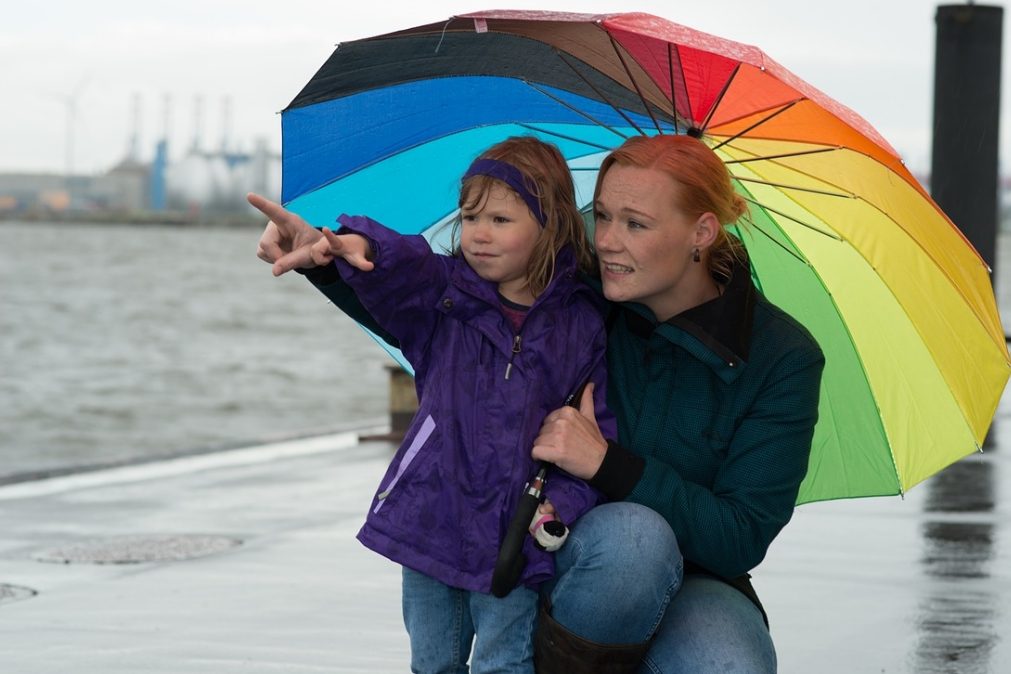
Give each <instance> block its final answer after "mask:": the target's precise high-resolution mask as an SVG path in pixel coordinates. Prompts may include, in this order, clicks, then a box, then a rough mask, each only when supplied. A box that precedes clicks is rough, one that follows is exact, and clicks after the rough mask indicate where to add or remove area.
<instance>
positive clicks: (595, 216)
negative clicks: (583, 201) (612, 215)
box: [593, 210, 607, 220]
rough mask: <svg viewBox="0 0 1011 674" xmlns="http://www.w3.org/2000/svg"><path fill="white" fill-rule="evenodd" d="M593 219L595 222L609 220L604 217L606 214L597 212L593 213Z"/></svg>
mask: <svg viewBox="0 0 1011 674" xmlns="http://www.w3.org/2000/svg"><path fill="white" fill-rule="evenodd" d="M593 219H594V220H607V216H606V215H604V213H603V212H602V211H597V210H595V211H593Z"/></svg>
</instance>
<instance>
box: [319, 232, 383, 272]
mask: <svg viewBox="0 0 1011 674" xmlns="http://www.w3.org/2000/svg"><path fill="white" fill-rule="evenodd" d="M309 252H310V255H311V257H312V261H313V263H314V264H316V265H317V266H323V265H326V264H330V263H331V262H333V260H334V258H335V257H342V258H344V261H345V262H347V263H348V264H350V265H351V266H352V267H354V268H355V269H360V270H361V271H372V270H373V269H374V268H375V266H376V265H374V264H373V263H372V261H371V259H370V258H371V257H372V246H370V245H369V241H368V239H366V238H365V237H364V236H362V235H360V234H334V233H333V232H331V231H330V230H329V229H327V228H326V227H324V228H323V238H322V239H320V240H319V241H317V242H316V243H314V244H312V246H311V247H310V251H309Z"/></svg>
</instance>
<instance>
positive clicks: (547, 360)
mask: <svg viewBox="0 0 1011 674" xmlns="http://www.w3.org/2000/svg"><path fill="white" fill-rule="evenodd" d="M339 222H340V224H341V225H342V228H341V230H340V233H342V234H346V233H357V234H361V235H362V236H364V237H366V238H367V239H368V240H369V241H370V243H371V245H372V248H373V251H374V253H375V259H374V262H375V265H376V266H375V269H373V270H372V271H369V272H362V271H358V270H356V269H354V268H353V267H351V266H350V265H348V264H347V263H345V262H344V261H343V260H341V259H339V258H338V260H337V261H336V262H335V264H336V265H337V267H338V270H339V271H340V274H341V277H342V278H343V279H344V280H345V281H346V282H347V283H348V284H349V285H350V286H351V287H352V288H353V289H354V290H355V293H356V294H357V295H358V297H359V299H360V300H361V302H362V304H364V306H365V307H366V308H367V309H368V310H369V311H370V313H371V314H372V316H373V317H374V318H375V319H376V320H377V321H378V323H379V324H380V325H381V326H382V327H383V328H384V329H386V330H387V331H389V332H390V333H391V334H392V335H393V336H395V337H396V338H397V339H398V340H399V341H400V345H401V350H402V351H403V353H404V356H405V357H406V358H407V359H408V361H409V362H410V363H411V365H412V366H413V367H414V369H415V386H416V388H417V392H418V399H419V409H418V412H417V414H416V415H415V417H414V420H413V421H412V423H411V426H410V428H409V429H408V431H407V434H406V436H405V437H404V442H403V444H402V445H401V446H400V449H398V450H397V453H396V456H394V458H393V462H392V463H391V464H390V467H389V469H388V470H387V472H386V476H385V477H384V478H383V480H382V482H381V483H380V484H379V489H378V490H377V492H376V496H375V498H374V499H373V502H372V505H371V506H370V508H369V512H368V516H367V518H366V521H365V525H364V526H363V527H362V529H361V531H360V532H359V533H358V538H359V540H361V542H362V543H364V544H365V545H366V546H367V547H369V548H371V549H372V550H375V551H376V552H378V553H380V554H382V555H384V556H386V557H388V558H390V559H392V560H393V561H395V562H398V563H400V564H403V565H404V566H407V567H409V568H412V569H415V570H416V571H420V572H422V573H424V574H427V575H429V576H431V577H433V578H435V579H437V580H439V581H441V582H443V583H445V584H447V585H450V586H453V587H458V588H462V589H465V590H476V591H480V592H489V591H490V588H491V576H492V571H493V569H494V568H495V560H496V558H497V556H498V549H499V543H500V542H501V540H502V538H503V536H504V535H505V532H506V529H507V527H508V525H509V521H510V518H511V517H512V515H513V512H514V511H515V508H516V504H517V501H518V500H519V496H520V493H521V491H522V489H523V486H524V484H525V483H526V482H527V480H528V479H529V478H530V477H532V475H533V469H534V461H533V459H532V458H531V457H530V450H531V448H532V447H533V442H534V439H535V438H536V437H537V434H538V431H539V429H540V426H541V422H542V421H543V419H544V417H545V416H546V415H547V414H548V412H550V411H552V410H554V409H557V408H559V407H561V406H562V405H563V404H564V402H565V400H566V398H567V397H568V396H569V395H570V394H572V393H574V392H576V391H577V390H578V389H579V388H580V387H581V386H582V385H583V384H584V383H586V382H588V381H592V382H593V383H594V384H595V388H594V403H595V408H596V417H597V423H598V424H599V425H600V430H601V432H602V433H603V435H604V437H605V438H614V437H616V436H617V433H616V426H615V420H614V416H613V415H612V414H611V413H610V412H609V411H608V410H607V407H606V405H605V402H604V401H605V379H606V373H605V369H606V362H605V331H604V324H603V315H602V311H603V307H602V304H601V300H600V299H599V296H597V295H596V293H594V292H593V291H592V290H591V289H590V288H589V287H588V286H586V285H584V284H583V283H582V282H581V281H579V280H578V279H577V278H576V264H575V257H574V255H573V254H572V252H571V250H569V249H568V248H566V249H563V250H562V251H561V252H560V254H559V255H558V259H557V262H556V268H555V275H554V279H553V280H552V282H551V284H550V285H549V286H548V288H547V289H546V290H545V291H544V292H543V293H542V294H541V295H540V296H539V297H538V298H537V301H536V302H535V303H534V305H533V307H531V308H530V311H529V313H528V314H527V317H526V319H525V321H524V323H523V325H522V327H521V329H520V332H519V334H518V335H517V334H515V332H514V330H513V328H512V325H511V324H510V323H509V321H508V320H507V319H506V317H505V316H504V314H503V313H502V310H501V308H500V301H499V299H498V295H497V286H496V284H495V283H492V282H488V281H485V280H483V279H481V278H480V277H479V276H478V275H477V274H476V273H475V272H474V271H473V269H471V268H470V266H469V265H468V264H467V263H466V261H465V260H464V259H462V258H457V257H450V256H446V255H437V254H435V253H433V252H432V250H431V248H430V247H429V245H428V242H427V241H426V240H425V239H424V238H423V237H420V236H403V235H400V234H397V233H395V232H392V231H391V230H389V229H387V228H385V227H383V226H382V225H380V224H379V223H377V222H375V221H373V220H370V219H369V218H365V217H350V216H346V215H343V216H341V217H340V218H339ZM507 371H508V378H507V377H506V373H507ZM545 494H546V497H547V498H548V499H549V500H550V501H551V502H552V503H553V504H554V506H555V508H556V509H557V511H558V514H559V516H560V518H561V519H562V520H563V521H564V522H566V523H568V524H571V523H572V522H574V521H575V520H576V518H578V517H579V516H580V515H582V514H583V513H585V512H586V511H588V510H589V509H590V508H592V507H593V506H594V505H595V504H596V503H597V502H598V499H599V494H598V493H597V492H596V491H595V490H593V489H592V488H590V487H589V486H588V485H587V484H586V483H585V482H584V481H582V480H579V479H576V478H574V477H572V476H570V475H568V474H567V473H565V472H563V471H561V470H560V469H558V468H552V469H551V470H550V471H549V473H548V484H547V487H546V489H545ZM524 553H525V554H526V557H527V566H526V568H525V570H524V572H523V575H522V576H521V578H520V582H522V583H523V584H525V585H528V586H532V585H536V584H537V583H540V582H542V581H544V580H547V579H548V578H550V577H551V575H552V574H553V572H554V561H553V558H552V555H551V553H547V552H543V551H540V550H537V549H536V548H535V547H534V546H533V543H532V541H531V540H530V539H528V540H527V543H526V545H525V547H524Z"/></svg>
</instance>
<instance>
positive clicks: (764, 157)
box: [723, 147, 843, 164]
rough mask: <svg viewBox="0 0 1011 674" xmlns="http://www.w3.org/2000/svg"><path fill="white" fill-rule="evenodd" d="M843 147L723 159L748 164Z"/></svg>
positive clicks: (832, 150)
mask: <svg viewBox="0 0 1011 674" xmlns="http://www.w3.org/2000/svg"><path fill="white" fill-rule="evenodd" d="M841 149H843V148H841V147H823V148H819V149H817V150H803V151H801V152H784V153H782V154H769V155H755V156H754V157H748V158H747V159H726V160H724V161H723V163H724V164H746V163H747V162H749V161H769V160H772V159H789V158H790V157H803V156H804V155H808V154H820V153H822V152H836V151H838V150H841Z"/></svg>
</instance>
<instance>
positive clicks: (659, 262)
mask: <svg viewBox="0 0 1011 674" xmlns="http://www.w3.org/2000/svg"><path fill="white" fill-rule="evenodd" d="M679 203H680V200H679V198H678V185H677V183H675V181H674V179H673V178H671V177H670V176H668V175H667V174H665V173H662V172H660V171H658V170H655V169H645V168H640V167H637V166H623V165H620V164H614V165H613V166H612V167H611V168H610V169H609V170H608V171H607V173H606V174H605V175H604V180H603V183H602V184H601V187H600V195H599V197H598V198H597V202H596V204H595V206H596V231H595V232H594V237H593V239H594V245H595V246H596V249H597V256H598V257H599V258H600V276H601V279H602V281H603V287H604V296H605V297H606V298H607V299H609V300H611V301H612V302H628V301H633V302H640V303H642V304H644V305H646V306H647V307H649V308H650V309H651V310H652V311H653V313H654V314H655V315H656V317H657V318H658V319H659V320H661V321H662V320H667V319H668V318H670V317H671V316H673V315H674V314H676V313H679V312H680V311H683V310H684V309H686V308H688V307H689V306H693V304H691V303H690V302H691V301H692V298H691V296H690V295H691V293H692V292H694V290H693V287H694V286H695V285H697V284H698V279H699V276H698V274H699V272H701V271H702V270H703V267H704V265H701V264H697V263H695V262H693V261H692V254H693V252H694V250H695V249H696V248H697V247H699V245H700V242H701V241H702V240H703V239H704V237H700V236H699V219H697V218H692V217H690V216H688V215H686V214H685V213H683V212H682V211H681V209H680V208H678V207H677V206H678V204H679ZM686 302H689V303H688V304H687V306H686Z"/></svg>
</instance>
